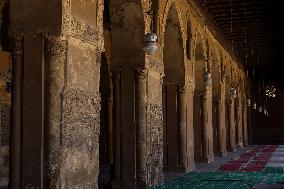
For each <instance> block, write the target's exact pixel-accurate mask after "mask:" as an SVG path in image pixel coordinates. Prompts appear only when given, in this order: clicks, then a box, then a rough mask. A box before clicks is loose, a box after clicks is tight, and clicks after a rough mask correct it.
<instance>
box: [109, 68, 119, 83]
mask: <svg viewBox="0 0 284 189" xmlns="http://www.w3.org/2000/svg"><path fill="white" fill-rule="evenodd" d="M111 77H112V79H113V80H114V81H119V80H120V78H121V73H120V71H117V70H113V71H112V75H111Z"/></svg>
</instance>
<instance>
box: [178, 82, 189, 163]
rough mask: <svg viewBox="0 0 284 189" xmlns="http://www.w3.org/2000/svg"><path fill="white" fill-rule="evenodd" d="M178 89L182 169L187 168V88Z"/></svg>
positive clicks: (179, 146) (180, 160)
mask: <svg viewBox="0 0 284 189" xmlns="http://www.w3.org/2000/svg"><path fill="white" fill-rule="evenodd" d="M177 87H178V96H177V97H178V136H179V137H178V140H179V143H178V148H179V164H180V165H181V166H182V168H186V167H187V155H186V88H185V86H177Z"/></svg>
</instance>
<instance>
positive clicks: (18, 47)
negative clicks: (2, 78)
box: [10, 32, 24, 56]
mask: <svg viewBox="0 0 284 189" xmlns="http://www.w3.org/2000/svg"><path fill="white" fill-rule="evenodd" d="M10 37H11V39H12V49H13V50H12V54H13V55H14V56H21V55H22V53H23V48H24V47H23V38H24V34H23V33H18V32H13V33H12V34H10Z"/></svg>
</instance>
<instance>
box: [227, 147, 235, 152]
mask: <svg viewBox="0 0 284 189" xmlns="http://www.w3.org/2000/svg"><path fill="white" fill-rule="evenodd" d="M229 151H230V152H236V151H237V148H236V147H234V148H230V149H229Z"/></svg>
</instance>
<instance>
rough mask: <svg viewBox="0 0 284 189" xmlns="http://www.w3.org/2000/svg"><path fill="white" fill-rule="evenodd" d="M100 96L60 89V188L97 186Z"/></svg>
mask: <svg viewBox="0 0 284 189" xmlns="http://www.w3.org/2000/svg"><path fill="white" fill-rule="evenodd" d="M99 112H100V95H99V94H98V93H96V92H93V91H83V90H80V89H75V88H68V89H66V90H65V91H64V100H63V120H64V121H63V125H62V131H61V132H62V159H61V166H60V167H61V170H60V172H61V182H62V183H61V185H62V188H97V178H98V166H99V158H98V157H99V132H100V131H99V128H100V127H99V124H100V121H99V120H100V119H99V115H100V113H99Z"/></svg>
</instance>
